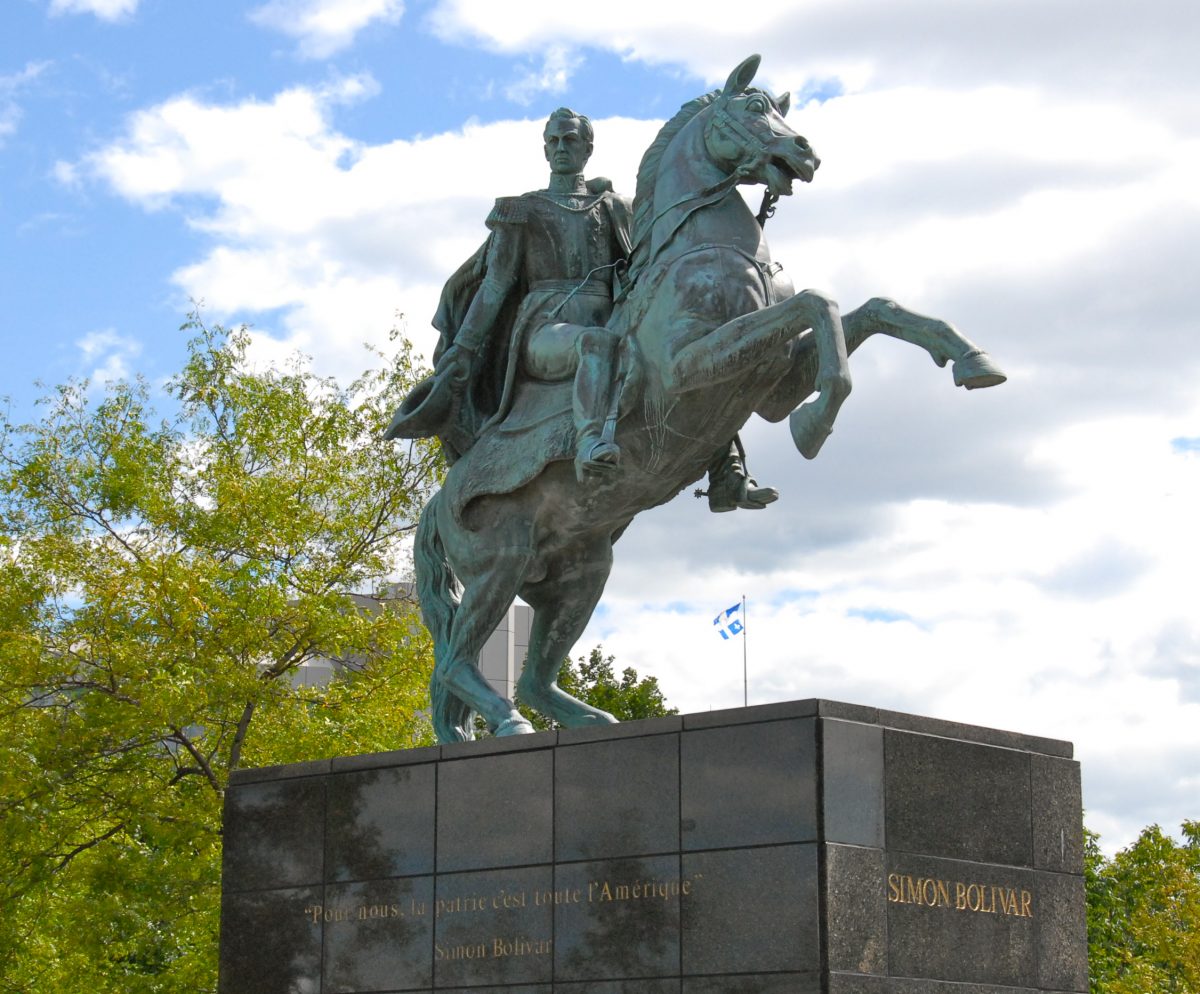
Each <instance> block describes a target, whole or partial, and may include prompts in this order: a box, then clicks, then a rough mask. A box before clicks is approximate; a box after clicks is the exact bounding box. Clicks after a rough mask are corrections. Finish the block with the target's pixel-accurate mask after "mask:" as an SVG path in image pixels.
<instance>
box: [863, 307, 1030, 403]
mask: <svg viewBox="0 0 1200 994" xmlns="http://www.w3.org/2000/svg"><path fill="white" fill-rule="evenodd" d="M842 329H843V331H844V333H845V336H846V348H847V349H848V350H849V351H850V352H853V351H854V350H855V349H856V348H858V346H859V345H861V344H862V343H863V341H865V340H866V339H867V338H869V337H870V336H871V335H888V336H890V337H892V338H897V339H899V340H900V341H902V342H908V343H910V344H911V345H916V346H919V347H920V348H923V349H924V350H925V351H926V352H928V353H929V355H930V356H931V357H932V358H933V361H934V362H935V363H937V365H938V366H945V365H946V363H947V362H952V363H953V370H954V383H955V385H956V386H960V387H965V388H966V389H968V390H978V389H981V388H983V387H994V386H998V385H999V384H1001V383H1003V382H1004V381H1005V380H1006V379H1008V377H1007V376H1005V375H1004V373H1003V372H1002V371H1001V370H1000V367H999V366H998V365H996V363H995V361H994V360H993V359H992V357H991V356H989V355H988V354H987V353H986V352H985V351H984V350H983V349H981V348H980V347H979V346H978V345H976V344H975V343H974V342H972V341H971V340H970V339H969V338H967V337H966V336H964V335H962V334H961V333H960V332H959V331H958V329H956V328H955V327H954V326H953V325H952V324H949V323H947V322H946V321H942V320H939V319H938V318H931V317H927V316H926V315H924V314H918V313H916V312H915V311H910V310H906V309H905V308H903V307H901V306H900V305H899V304H897V303H896V302H895V301H894V300H889V299H888V298H886V297H872V298H871V299H870V300H868V301H867V302H866V303H865V304H863V305H862V306H861V307H859V308H856V309H855V310H853V311H851V312H850V313H848V314H845V315H843V316H842Z"/></svg>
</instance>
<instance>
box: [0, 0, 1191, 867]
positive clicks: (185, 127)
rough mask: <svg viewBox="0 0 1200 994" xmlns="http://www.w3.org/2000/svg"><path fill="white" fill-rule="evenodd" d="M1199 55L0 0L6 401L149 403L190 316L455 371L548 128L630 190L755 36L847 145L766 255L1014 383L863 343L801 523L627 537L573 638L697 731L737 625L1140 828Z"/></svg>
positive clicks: (1079, 39)
mask: <svg viewBox="0 0 1200 994" xmlns="http://www.w3.org/2000/svg"><path fill="white" fill-rule="evenodd" d="M1197 51H1200V10H1198V9H1197V8H1196V6H1195V5H1194V4H1193V3H1191V2H1190V0H1143V2H1141V3H1139V4H1137V5H1135V6H1131V5H1129V4H1128V3H1124V2H1116V0H1089V2H1086V3H1084V2H1067V0H1003V2H999V0H792V2H769V0H768V2H763V3H758V4H755V5H753V7H752V8H745V9H744V10H743V9H739V8H736V7H734V5H730V4H727V3H716V2H712V0H691V2H686V3H684V2H676V0H657V2H655V3H653V4H647V3H635V2H632V0H611V2H609V3H608V4H605V5H583V6H579V5H567V4H562V3H549V2H543V0H528V2H506V3H496V2H489V0H408V2H404V0H268V2H262V3H256V2H247V3H233V2H230V0H206V2H204V3H195V2H193V3H181V2H179V0H4V4H3V8H2V10H0V253H2V255H0V257H2V258H3V265H2V266H0V302H2V303H3V307H2V309H0V334H2V336H3V339H2V340H3V343H4V347H5V350H6V356H5V359H6V370H5V373H4V377H3V380H2V381H0V394H4V395H7V397H8V398H9V400H8V405H9V410H10V415H11V416H13V417H15V418H17V419H20V418H22V417H27V416H31V415H32V412H33V407H32V404H33V400H34V398H36V397H37V396H39V395H40V394H41V393H42V392H43V391H42V388H40V387H38V386H37V384H38V382H41V383H43V384H48V385H52V384H56V383H60V382H63V381H64V380H66V379H67V378H69V377H79V376H87V377H91V378H92V379H93V381H94V382H97V383H102V382H103V381H104V380H105V379H111V378H115V377H121V376H128V375H132V374H135V373H140V374H143V375H145V376H146V377H147V378H148V379H149V380H150V381H151V382H152V383H161V382H162V380H163V378H165V377H166V376H169V375H170V374H171V373H172V372H173V371H174V370H176V369H177V368H178V367H179V365H180V361H181V359H182V357H183V355H184V346H185V342H186V335H185V334H184V333H182V332H180V331H178V330H177V329H178V328H179V325H180V324H181V323H182V322H183V321H184V319H185V317H186V316H187V313H188V311H189V310H190V309H191V308H192V307H193V306H195V304H197V303H202V304H203V314H204V316H205V318H206V320H209V321H219V322H222V323H226V324H238V323H243V322H245V323H247V324H249V325H250V326H251V327H252V328H253V330H254V336H255V346H254V355H255V360H256V361H258V362H263V363H272V362H280V361H282V360H283V358H284V357H286V356H287V355H289V354H290V353H291V352H292V351H294V350H297V349H298V350H301V351H303V352H304V353H306V354H308V355H310V356H311V357H312V359H313V363H314V366H315V368H316V369H317V371H318V372H320V373H322V374H331V375H337V376H340V377H344V378H346V379H349V378H350V377H352V376H354V375H355V374H357V373H359V372H361V371H362V370H363V369H364V368H365V367H366V366H367V365H369V364H370V363H371V362H372V359H371V356H370V355H369V354H368V353H367V352H366V351H364V350H363V348H362V346H363V344H364V343H367V344H371V345H374V346H376V347H380V348H388V347H389V346H388V335H389V332H390V331H391V329H393V328H398V329H400V331H401V332H402V333H403V334H404V335H405V336H406V337H407V338H408V339H409V340H411V341H412V342H413V344H414V345H415V346H416V347H417V348H418V349H420V350H421V351H422V352H423V353H425V354H426V355H428V354H429V352H430V351H431V350H432V346H433V344H434V342H435V340H436V335H435V333H434V331H433V330H432V328H431V327H430V326H429V319H430V317H431V316H432V314H433V310H434V307H435V305H436V300H437V294H438V291H439V289H440V286H441V284H442V283H443V282H444V281H445V279H446V278H447V277H448V276H449V274H450V273H451V272H452V271H453V270H454V269H455V268H456V267H457V266H458V264H459V263H460V262H461V261H462V260H463V259H465V258H466V257H467V256H468V255H469V254H470V253H471V252H472V251H473V250H474V249H475V247H476V246H477V245H478V244H479V242H480V241H481V240H482V238H483V237H484V235H485V233H486V231H485V228H484V226H483V220H484V218H485V217H486V216H487V214H488V211H489V209H490V206H491V203H492V200H493V199H494V198H495V197H497V196H504V195H512V194H516V193H520V192H523V191H526V190H530V189H535V188H538V187H541V186H544V185H545V182H546V178H547V171H546V164H545V160H544V158H543V156H542V149H541V140H540V131H541V122H542V121H544V119H545V117H546V116H547V114H548V113H549V112H550V111H551V110H553V109H554V108H556V107H558V106H562V105H566V106H570V107H572V108H575V109H576V110H578V111H581V112H583V113H586V114H588V115H589V116H590V117H591V118H592V120H593V123H594V126H595V132H596V139H595V140H596V151H595V154H594V156H593V158H592V161H591V163H590V164H589V169H588V171H589V173H590V174H592V175H603V176H608V177H610V178H611V179H612V180H613V182H614V184H615V186H616V188H617V189H618V190H619V191H624V192H628V193H631V192H632V190H633V185H634V176H635V173H636V169H637V163H638V161H639V159H640V156H641V153H642V151H643V150H644V149H645V147H646V146H647V145H648V144H649V143H650V141H651V140H652V139H653V137H654V135H655V134H656V132H657V129H658V127H659V126H660V125H661V123H662V121H663V120H665V119H666V118H667V117H669V116H671V115H672V114H673V113H674V112H675V110H676V109H678V107H679V105H680V104H682V103H683V102H684V101H686V100H688V99H690V98H692V97H695V96H698V95H699V94H701V93H703V92H706V91H707V90H709V89H711V88H713V87H715V86H717V85H719V84H720V83H722V82H723V81H724V80H725V78H726V76H727V75H728V74H729V72H730V70H731V69H732V68H733V67H734V66H735V65H736V64H737V63H739V62H740V61H741V60H742V59H743V58H745V57H746V56H747V55H749V54H751V53H755V52H757V53H760V54H761V55H762V67H761V69H760V71H759V76H758V80H757V82H758V83H759V84H761V85H764V86H766V87H768V88H770V89H771V90H773V91H775V92H783V91H785V90H787V91H791V93H792V94H793V100H792V111H791V113H790V115H789V122H790V124H791V125H792V127H793V128H795V129H796V130H797V131H799V132H800V133H801V134H803V135H805V136H806V137H807V138H808V140H809V141H810V142H811V143H812V145H813V147H814V149H815V150H816V152H817V154H818V155H819V156H820V157H821V159H822V165H821V168H820V171H819V172H818V173H817V175H816V178H815V180H814V182H813V183H812V184H811V186H809V185H805V186H800V185H798V186H797V190H796V193H795V194H794V196H792V197H791V198H788V199H786V200H784V201H783V202H781V203H780V205H779V207H778V212H777V214H776V216H775V218H774V219H773V220H771V221H770V222H769V224H768V227H767V235H768V237H769V239H770V242H771V248H772V254H773V256H774V258H775V259H776V260H778V261H779V262H780V263H782V264H783V266H784V267H785V269H786V270H787V272H788V274H789V275H790V276H791V278H792V279H793V281H794V282H795V283H796V285H797V286H799V287H815V288H819V289H821V290H824V291H826V292H827V293H829V294H831V295H832V296H833V297H834V298H836V299H837V300H838V301H839V302H840V303H841V306H842V309H843V310H844V311H845V310H849V309H851V308H852V307H855V306H857V305H858V304H859V303H861V302H863V301H864V300H866V299H867V298H869V297H872V296H876V295H883V296H890V297H893V298H895V299H896V300H898V301H900V302H901V303H903V304H904V305H905V306H907V307H909V308H912V309H914V310H917V311H921V312H923V313H929V314H934V315H937V316H939V317H942V318H944V319H946V320H949V321H951V322H953V323H954V324H955V325H956V326H957V327H959V328H960V329H961V330H962V331H963V332H964V334H966V335H967V336H968V337H969V338H971V339H973V340H974V341H976V342H978V343H979V344H980V345H982V346H983V347H985V348H986V349H987V350H988V351H989V352H990V353H991V354H992V356H993V357H994V359H995V360H996V361H997V362H998V363H999V364H1000V365H1001V366H1002V367H1003V368H1004V369H1005V371H1006V372H1007V373H1008V376H1009V381H1008V382H1007V383H1006V384H1004V385H1002V386H1000V387H997V388H993V389H990V390H984V391H975V392H971V393H968V392H966V391H964V390H961V389H956V388H955V387H954V386H953V383H952V379H951V376H950V373H949V371H948V370H940V369H937V368H936V367H935V366H934V365H933V364H932V363H931V362H930V361H929V359H928V357H927V356H926V355H925V354H924V353H922V352H919V351H917V350H916V349H913V348H911V347H909V346H906V345H904V344H902V343H899V342H895V341H891V340H886V339H874V340H872V341H870V342H868V343H867V344H866V345H864V346H863V348H862V349H861V350H860V351H859V352H857V353H856V354H855V355H854V356H853V357H852V360H851V368H852V372H853V376H854V391H853V393H852V395H851V397H850V398H849V400H848V401H847V403H846V405H845V406H844V408H843V409H842V413H841V415H840V417H839V420H838V423H837V426H836V428H835V431H834V434H833V435H832V436H831V437H830V439H829V440H828V441H827V442H826V444H825V447H824V449H823V450H822V452H821V454H820V456H819V457H818V458H817V459H816V460H814V461H811V462H809V461H806V460H804V459H803V458H801V457H800V455H799V453H798V452H796V450H795V448H794V446H793V444H792V442H791V439H790V437H789V434H788V431H787V426H786V423H784V424H779V425H769V424H766V423H765V422H761V421H758V420H752V421H751V422H750V423H749V424H748V425H747V427H746V429H745V430H744V433H743V438H744V439H745V442H746V447H747V450H748V452H749V456H750V467H751V470H752V471H753V473H754V475H755V476H756V477H757V478H758V479H759V481H760V482H762V483H765V484H770V485H773V486H776V487H778V488H779V489H780V491H781V492H782V497H781V499H780V500H779V502H778V503H776V504H774V505H772V506H771V507H770V508H768V509H766V510H762V511H754V512H751V511H738V512H735V513H731V514H721V515H713V514H710V513H709V511H708V510H707V506H706V504H705V502H704V501H699V500H694V499H692V497H691V496H690V495H689V494H687V493H685V494H683V495H681V496H680V497H678V498H677V499H676V500H675V501H673V502H672V503H671V504H668V505H666V506H664V507H662V508H659V509H656V510H655V511H653V512H649V513H647V514H645V515H643V516H642V517H641V518H639V519H638V520H637V521H636V522H635V523H634V525H633V526H632V527H631V528H630V530H629V531H628V532H627V533H626V536H625V537H624V538H623V539H622V541H621V542H620V543H619V544H618V546H617V548H616V566H615V569H614V571H613V574H612V578H611V580H610V581H609V584H608V588H607V591H606V594H605V597H604V600H603V602H602V604H601V606H600V608H599V610H598V611H597V613H596V615H595V617H594V618H593V621H592V624H591V625H590V627H589V628H588V630H587V631H586V632H585V633H584V636H583V638H582V639H581V641H580V643H579V646H578V647H577V653H583V652H586V651H587V650H588V649H590V648H591V647H592V646H593V645H596V644H603V646H604V649H605V651H606V652H610V653H612V654H613V655H615V657H616V659H617V662H618V664H619V665H621V666H625V665H632V666H634V667H635V668H637V669H638V671H639V672H640V673H641V674H643V675H645V674H647V673H649V674H653V675H655V676H657V677H658V679H659V681H660V683H661V686H662V688H663V690H664V692H665V694H666V696H667V699H668V701H669V702H670V703H671V704H673V705H675V706H677V707H679V708H680V709H681V710H682V711H702V710H707V709H710V708H721V707H731V706H736V705H739V704H740V703H741V702H742V698H743V649H745V657H746V661H747V670H748V678H749V679H748V696H749V702H750V703H751V704H756V703H766V702H771V701H780V700H789V699H800V698H810V697H823V698H828V699H832V700H841V701H847V702H851V703H856V704H865V705H870V706H877V707H881V708H890V709H895V710H901V711H908V712H913V713H917V714H922V715H929V716H933V717H940V718H948V719H952V720H956V721H964V722H969V723H973V724H979V725H987V726H992V727H997V728H1004V729H1010V730H1014V731H1019V732H1026V733H1032V734H1037V735H1045V736H1049V737H1052V738H1058V739H1066V740H1069V741H1071V742H1073V743H1074V744H1075V753H1076V757H1077V758H1078V759H1079V760H1080V761H1081V763H1082V770H1083V782H1084V804H1085V808H1086V810H1087V815H1086V820H1087V823H1088V825H1089V827H1091V828H1092V829H1093V830H1096V831H1098V832H1100V833H1101V836H1102V840H1103V843H1104V846H1105V848H1106V849H1108V850H1110V851H1111V850H1113V849H1115V848H1117V847H1119V846H1123V845H1125V844H1127V843H1128V842H1130V841H1131V840H1132V839H1133V838H1134V837H1135V836H1136V834H1137V832H1138V831H1139V830H1140V828H1142V827H1143V826H1145V825H1147V824H1150V823H1159V824H1161V825H1162V826H1163V827H1164V828H1165V829H1167V830H1174V829H1176V828H1177V827H1178V824H1179V822H1180V821H1181V820H1182V819H1184V818H1197V817H1200V617H1198V616H1200V612H1198V611H1197V597H1198V592H1200V582H1198V574H1200V566H1198V564H1200V538H1198V536H1200V528H1198V526H1197V522H1196V515H1197V509H1198V508H1200V501H1198V498H1200V395H1198V392H1197V389H1196V384H1197V382H1198V381H1200V348H1198V347H1197V344H1196V332H1195V326H1196V315H1197V313H1198V309H1197V304H1196V303H1195V298H1194V295H1195V291H1196V287H1197V282H1198V281H1197V274H1200V191H1198V190H1197V181H1196V177H1197V175H1200V59H1197V58H1196V55H1195V53H1196V52H1197ZM751 196H753V194H752V195H751ZM743 595H744V596H745V597H746V602H747V618H746V631H745V634H744V636H739V637H737V638H734V639H732V640H728V641H723V640H722V639H721V638H720V637H719V634H718V631H717V628H716V627H714V625H713V618H714V617H715V616H716V615H718V614H719V613H720V612H722V611H723V610H724V609H725V608H727V607H729V606H731V605H732V604H734V603H736V602H738V601H739V600H740V599H741V598H742V596H743Z"/></svg>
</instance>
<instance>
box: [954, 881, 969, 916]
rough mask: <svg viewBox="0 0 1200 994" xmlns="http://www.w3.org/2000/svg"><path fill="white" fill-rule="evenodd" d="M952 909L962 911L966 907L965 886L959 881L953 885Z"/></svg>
mask: <svg viewBox="0 0 1200 994" xmlns="http://www.w3.org/2000/svg"><path fill="white" fill-rule="evenodd" d="M954 907H956V908H957V909H958V910H959V911H964V910H966V907H967V885H966V884H964V883H963V882H962V881H961V880H958V881H955V884H954Z"/></svg>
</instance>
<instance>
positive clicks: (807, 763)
mask: <svg viewBox="0 0 1200 994" xmlns="http://www.w3.org/2000/svg"><path fill="white" fill-rule="evenodd" d="M680 817H681V822H680V829H681V837H682V841H683V848H684V849H685V850H693V849H718V848H722V847H725V846H752V845H771V844H777V843H785V842H810V841H812V840H814V839H815V838H816V832H817V786H816V721H815V719H812V718H807V719H806V718H801V719H793V720H788V721H771V722H764V723H763V724H759V725H731V726H728V727H723V728H711V729H704V730H701V731H694V732H684V733H683V736H682V738H681V746H680Z"/></svg>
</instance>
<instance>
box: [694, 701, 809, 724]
mask: <svg viewBox="0 0 1200 994" xmlns="http://www.w3.org/2000/svg"><path fill="white" fill-rule="evenodd" d="M820 703H821V702H820V701H817V700H815V699H813V698H809V699H808V700H803V701H780V702H779V703H777V704H755V705H754V707H749V708H723V709H721V710H720V711H701V712H699V713H698V714H685V715H684V716H683V727H684V730H685V731H689V730H691V729H699V728H724V727H725V726H727V725H757V724H760V723H762V722H764V721H780V720H783V719H786V718H812V717H814V716H815V715H816V714H817V705H818V704H820Z"/></svg>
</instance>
